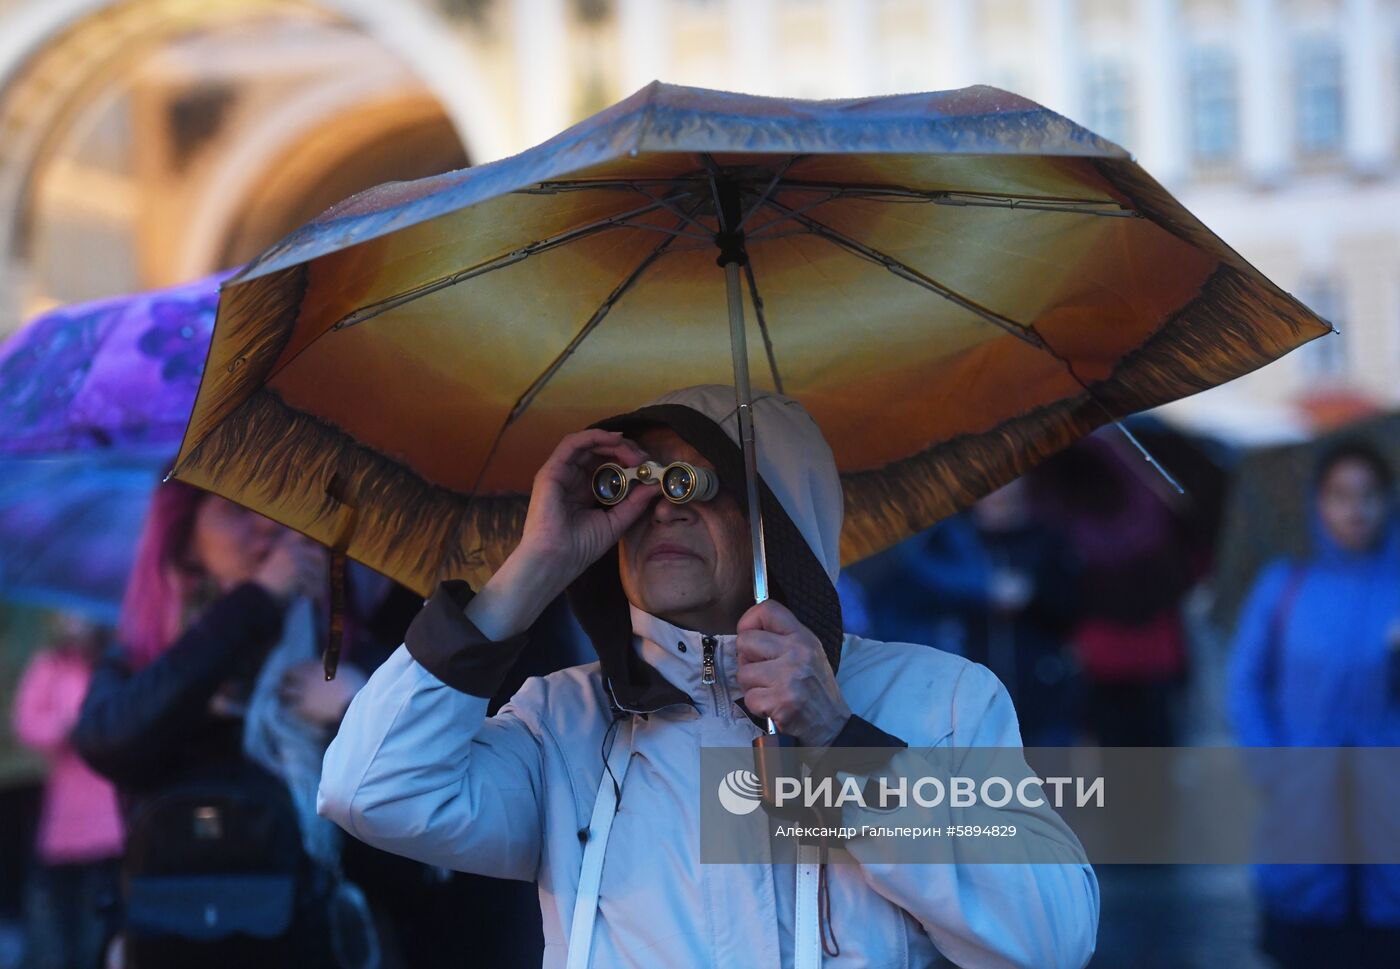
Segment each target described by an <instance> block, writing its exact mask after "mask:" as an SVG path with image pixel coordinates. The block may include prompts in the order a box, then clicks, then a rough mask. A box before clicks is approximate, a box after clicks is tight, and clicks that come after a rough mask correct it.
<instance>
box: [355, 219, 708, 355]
mask: <svg viewBox="0 0 1400 969" xmlns="http://www.w3.org/2000/svg"><path fill="white" fill-rule="evenodd" d="M690 194H691V193H689V192H686V193H681V194H680V196H679V197H682V198H686V197H689V195H690ZM663 208H665V206H664V204H663V203H662V202H661V201H660V200H655V201H653V202H652V204H650V205H643V206H640V207H638V208H635V209H632V210H630V211H627V212H623V213H620V214H618V215H610V216H608V217H607V218H605V219H599V220H598V221H596V222H590V223H587V224H586V225H581V226H575V227H574V228H572V229H569V230H568V231H567V232H561V233H559V234H558V235H554V236H548V237H546V238H544V239H538V240H536V241H534V242H530V243H527V244H525V245H523V246H521V247H520V248H518V249H513V250H512V251H510V252H508V253H506V254H505V255H503V256H497V257H495V258H494V259H488V260H487V261H486V262H482V263H478V264H476V265H475V266H470V267H468V268H466V269H460V270H458V271H457V272H455V273H452V274H451V275H448V276H443V277H441V278H439V279H434V280H431V281H429V282H426V283H424V284H422V285H421V286H415V287H413V288H412V289H408V290H405V291H403V292H402V293H396V294H395V295H393V296H389V297H387V298H385V299H381V300H378V301H376V302H373V303H370V304H368V305H367V306H361V307H359V308H358V309H356V310H353V311H352V312H350V313H348V314H346V315H345V316H343V317H341V318H340V319H339V320H337V321H336V322H335V323H334V324H332V325H331V329H332V330H343V329H345V328H346V327H350V326H355V325H357V324H360V323H363V322H365V321H366V320H371V319H374V317H376V316H380V315H381V314H384V313H387V312H389V311H390V310H392V309H397V308H398V307H400V306H403V305H404V304H406V303H411V302H413V301H414V300H417V299H422V298H423V297H424V296H431V295H432V294H433V293H436V292H440V291H441V290H444V289H447V288H449V287H451V286H456V285H457V284H458V283H464V282H467V281H468V280H470V279H475V278H476V277H477V276H484V275H485V274H487V273H489V272H494V271H496V270H497V269H504V268H506V267H507V266H513V265H515V264H516V263H518V262H522V261H524V260H525V259H528V258H529V257H530V256H534V255H538V254H540V253H542V252H548V251H549V250H551V249H557V248H558V247H559V246H563V245H567V244H568V243H570V242H576V241H577V240H579V239H584V238H587V237H588V236H591V235H596V234H597V233H599V232H605V231H607V230H608V229H616V228H622V227H628V226H632V223H631V222H630V220H631V219H634V218H636V217H637V216H639V215H646V214H647V213H648V212H655V211H657V210H658V209H663Z"/></svg>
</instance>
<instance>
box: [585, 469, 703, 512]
mask: <svg viewBox="0 0 1400 969" xmlns="http://www.w3.org/2000/svg"><path fill="white" fill-rule="evenodd" d="M633 484H644V485H654V484H659V485H661V495H662V497H664V498H665V499H666V500H667V501H669V502H671V503H672V504H674V505H683V504H685V503H686V502H688V501H709V500H710V499H711V498H713V497H714V496H715V495H717V494H719V478H718V477H717V476H716V475H715V473H714V472H713V471H711V470H710V469H709V468H697V467H696V466H695V465H693V464H687V463H686V462H684V461H673V462H671V463H670V464H668V465H665V466H664V467H663V466H662V465H661V464H659V463H657V462H656V461H648V462H646V463H645V464H640V465H638V466H637V467H635V468H624V467H623V466H622V465H620V464H614V463H612V462H611V461H610V462H608V463H607V464H604V465H601V466H600V467H599V468H598V470H597V471H594V472H593V497H594V498H596V499H598V503H599V504H601V505H615V504H617V503H618V502H620V501H622V499H624V498H626V497H627V493H628V492H629V491H631V490H632V485H633Z"/></svg>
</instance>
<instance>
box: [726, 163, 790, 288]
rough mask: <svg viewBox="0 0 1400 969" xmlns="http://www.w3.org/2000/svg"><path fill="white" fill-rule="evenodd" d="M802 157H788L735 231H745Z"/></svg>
mask: <svg viewBox="0 0 1400 969" xmlns="http://www.w3.org/2000/svg"><path fill="white" fill-rule="evenodd" d="M801 157H802V156H801V155H789V156H788V160H787V161H785V162H783V164H782V165H781V167H779V168H778V170H777V171H776V172H774V173H773V180H772V181H770V182H769V183H768V184H767V186H765V187H764V189H763V192H762V193H760V195H759V196H758V201H757V202H755V203H754V204H753V207H752V208H751V209H749V210H748V211H747V212H745V213H744V216H743V218H741V219H740V220H739V224H738V226H736V227H735V230H734V231H736V232H742V231H744V226H746V225H748V222H749V219H750V218H752V217H753V214H754V213H755V212H757V211H758V210H759V209H761V208H762V207H763V203H764V202H766V201H768V196H770V195H772V194H773V189H775V188H777V187H778V182H779V181H781V180H782V177H783V176H784V175H786V174H787V170H788V169H789V168H791V167H792V165H793V163H794V162H796V161H797V160H798V159H799V158H801ZM750 278H752V274H750Z"/></svg>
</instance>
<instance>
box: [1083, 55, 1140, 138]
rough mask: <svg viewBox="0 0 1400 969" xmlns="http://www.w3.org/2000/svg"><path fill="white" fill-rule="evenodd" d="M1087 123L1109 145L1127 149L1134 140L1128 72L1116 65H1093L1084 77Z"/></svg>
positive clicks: (1098, 63)
mask: <svg viewBox="0 0 1400 969" xmlns="http://www.w3.org/2000/svg"><path fill="white" fill-rule="evenodd" d="M1084 109H1085V120H1086V122H1087V124H1088V126H1089V128H1090V129H1092V130H1093V131H1094V132H1095V133H1096V134H1099V135H1102V136H1103V137H1105V138H1107V139H1108V140H1109V141H1113V142H1116V143H1118V144H1119V145H1125V144H1126V143H1127V142H1129V141H1131V140H1132V135H1133V130H1132V126H1133V118H1132V98H1131V91H1130V90H1129V84H1128V72H1127V70H1126V69H1125V68H1124V67H1123V65H1122V64H1119V63H1117V62H1115V61H1110V60H1100V61H1095V62H1093V63H1091V64H1090V65H1089V70H1088V72H1087V73H1086V74H1085V76H1084Z"/></svg>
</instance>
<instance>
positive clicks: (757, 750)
mask: <svg viewBox="0 0 1400 969" xmlns="http://www.w3.org/2000/svg"><path fill="white" fill-rule="evenodd" d="M715 195H716V202H717V203H718V208H719V219H720V225H721V230H720V232H719V235H718V236H717V237H716V239H715V241H716V242H717V243H718V245H719V249H720V255H719V259H718V260H717V262H718V263H719V265H720V266H722V267H724V288H725V293H726V295H727V297H728V303H729V348H730V353H731V355H732V357H733V360H734V400H735V403H736V404H737V405H738V417H739V446H740V449H741V450H742V451H743V452H744V487H745V490H746V492H747V498H748V507H749V537H750V540H751V541H752V543H753V597H754V602H755V603H760V602H764V601H766V600H767V598H768V558H767V555H766V553H765V551H764V543H763V505H762V504H761V503H760V501H759V494H758V444H757V441H756V439H755V434H754V427H753V388H752V387H751V386H750V385H749V354H748V348H749V345H748V339H747V337H746V336H745V333H744V291H743V287H742V286H741V284H740V277H739V272H740V269H741V268H742V267H743V266H744V265H746V264H747V263H748V261H749V254H748V251H747V250H746V248H745V247H744V234H743V230H741V229H739V228H737V227H738V226H739V225H740V222H741V219H740V206H739V190H738V186H736V185H734V183H732V182H729V181H727V180H725V179H718V180H717V181H716V185H715ZM753 747H754V768H755V772H756V773H757V774H758V779H759V786H760V790H761V791H762V796H763V801H764V803H765V804H767V805H769V806H770V807H776V806H777V781H778V778H779V777H792V776H796V775H797V771H796V769H795V768H796V765H795V761H794V760H793V753H794V748H796V747H797V738H796V737H792V736H790V735H788V734H783V733H779V732H778V725H777V724H776V723H774V722H773V718H772V717H769V718H768V725H767V731H766V732H765V733H763V734H761V735H760V736H758V737H755V738H754V742H753Z"/></svg>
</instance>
